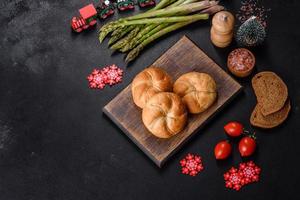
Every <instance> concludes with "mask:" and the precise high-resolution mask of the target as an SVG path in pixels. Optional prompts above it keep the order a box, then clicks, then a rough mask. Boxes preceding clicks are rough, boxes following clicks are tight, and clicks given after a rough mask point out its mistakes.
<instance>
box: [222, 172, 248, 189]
mask: <svg viewBox="0 0 300 200" xmlns="http://www.w3.org/2000/svg"><path fill="white" fill-rule="evenodd" d="M224 180H225V187H227V188H231V189H234V190H237V191H238V190H240V189H241V188H242V186H243V185H244V181H243V178H242V177H241V176H240V174H239V172H238V170H237V169H236V168H234V167H232V168H231V169H230V170H229V171H228V172H226V173H225V174H224Z"/></svg>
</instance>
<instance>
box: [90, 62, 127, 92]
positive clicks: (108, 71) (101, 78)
mask: <svg viewBox="0 0 300 200" xmlns="http://www.w3.org/2000/svg"><path fill="white" fill-rule="evenodd" d="M122 76H123V70H122V69H120V68H119V67H117V66H116V65H111V66H108V67H104V68H103V69H101V70H100V69H94V70H93V71H92V73H91V74H90V75H89V76H88V77H87V80H88V81H89V86H90V88H92V89H103V88H104V87H105V85H106V84H108V85H110V86H111V85H114V84H117V83H119V82H121V81H122Z"/></svg>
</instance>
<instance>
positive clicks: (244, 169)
mask: <svg viewBox="0 0 300 200" xmlns="http://www.w3.org/2000/svg"><path fill="white" fill-rule="evenodd" d="M260 171H261V169H260V168H259V167H258V166H257V165H255V163H254V162H253V161H249V162H246V163H240V167H239V174H240V176H241V177H243V180H244V182H245V184H249V183H253V182H257V181H258V180H259V175H260Z"/></svg>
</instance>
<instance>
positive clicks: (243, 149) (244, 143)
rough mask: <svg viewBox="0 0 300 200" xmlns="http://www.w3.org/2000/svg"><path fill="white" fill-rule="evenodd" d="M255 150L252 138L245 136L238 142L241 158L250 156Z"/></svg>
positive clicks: (254, 142) (253, 138)
mask: <svg viewBox="0 0 300 200" xmlns="http://www.w3.org/2000/svg"><path fill="white" fill-rule="evenodd" d="M255 149H256V141H255V137H254V136H245V137H243V138H242V139H241V140H240V142H239V151H240V154H241V156H242V157H246V156H251V155H252V154H253V153H254V151H255Z"/></svg>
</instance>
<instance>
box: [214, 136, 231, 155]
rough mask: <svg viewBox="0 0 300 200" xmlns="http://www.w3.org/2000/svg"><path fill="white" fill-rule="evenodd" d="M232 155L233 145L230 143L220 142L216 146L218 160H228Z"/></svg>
mask: <svg viewBox="0 0 300 200" xmlns="http://www.w3.org/2000/svg"><path fill="white" fill-rule="evenodd" d="M230 153H231V144H229V142H228V141H226V140H224V141H221V142H219V143H218V144H217V145H216V146H215V157H216V159H217V160H222V159H226V158H228V156H229V155H230Z"/></svg>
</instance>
